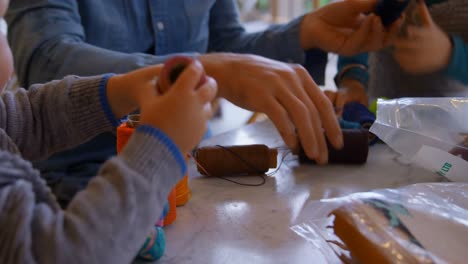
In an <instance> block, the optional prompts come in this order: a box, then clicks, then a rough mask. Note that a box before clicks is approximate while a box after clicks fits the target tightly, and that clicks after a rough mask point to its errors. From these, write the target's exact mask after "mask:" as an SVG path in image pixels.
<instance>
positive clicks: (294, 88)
mask: <svg viewBox="0 0 468 264" xmlns="http://www.w3.org/2000/svg"><path fill="white" fill-rule="evenodd" d="M199 60H200V62H202V64H203V65H204V67H205V70H206V72H207V74H208V75H210V76H212V77H213V78H215V79H216V81H217V82H218V87H219V90H218V96H221V97H224V98H226V99H228V100H229V101H231V102H232V103H234V104H236V105H238V106H240V107H242V108H246V109H248V110H251V111H255V112H262V113H265V114H266V115H268V117H269V118H270V119H271V120H272V122H273V123H274V124H275V126H276V127H277V129H278V131H279V133H280V134H281V136H282V137H283V139H284V141H285V142H286V144H287V145H288V146H289V147H291V148H292V149H296V148H297V146H298V143H299V141H298V140H300V143H301V145H302V147H303V148H304V151H305V153H306V154H307V156H308V157H309V158H311V159H314V160H316V161H317V162H318V163H319V164H324V163H326V162H327V161H328V150H327V145H326V141H325V135H326V136H327V138H328V139H329V141H330V142H331V143H332V145H333V146H334V147H335V148H341V147H342V145H343V138H342V134H341V130H340V128H339V125H338V122H337V118H336V116H335V113H334V111H333V106H332V104H331V102H330V101H329V100H328V98H327V97H326V96H325V94H324V93H323V92H322V91H321V90H320V88H319V87H318V86H317V85H316V84H315V82H314V81H313V80H312V78H311V77H310V75H309V74H308V72H307V71H306V70H305V69H304V68H303V67H302V66H300V65H297V64H287V63H282V62H279V61H274V60H271V59H267V58H264V57H260V56H255V55H240V54H230V53H212V54H205V55H201V56H200V57H199ZM324 130H325V135H324Z"/></svg>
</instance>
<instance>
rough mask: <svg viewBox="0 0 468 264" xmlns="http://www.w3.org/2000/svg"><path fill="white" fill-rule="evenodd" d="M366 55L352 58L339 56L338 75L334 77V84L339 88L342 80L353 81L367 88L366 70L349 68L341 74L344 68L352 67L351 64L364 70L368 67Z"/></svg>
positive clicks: (361, 54)
mask: <svg viewBox="0 0 468 264" xmlns="http://www.w3.org/2000/svg"><path fill="white" fill-rule="evenodd" d="M368 57H369V56H368V54H367V53H360V54H357V55H354V56H349V57H347V56H339V58H338V65H337V66H338V73H337V75H336V76H335V83H336V86H338V87H339V84H340V82H341V80H342V79H353V80H357V81H359V82H361V83H362V84H363V85H364V87H367V81H368V80H369V74H368V72H367V70H364V69H363V68H360V67H350V68H348V69H346V71H345V72H343V73H342V71H343V69H344V68H346V66H349V65H353V64H359V65H362V66H364V67H365V68H367V67H368V63H367V59H368Z"/></svg>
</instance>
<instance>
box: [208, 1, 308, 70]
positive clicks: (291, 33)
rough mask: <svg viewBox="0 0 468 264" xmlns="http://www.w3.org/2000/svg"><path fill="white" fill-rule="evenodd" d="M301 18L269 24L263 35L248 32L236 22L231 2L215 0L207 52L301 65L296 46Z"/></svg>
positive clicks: (237, 15) (299, 49)
mask: <svg viewBox="0 0 468 264" xmlns="http://www.w3.org/2000/svg"><path fill="white" fill-rule="evenodd" d="M301 20H302V18H298V19H296V20H293V21H292V22H291V23H288V24H285V25H272V26H270V27H269V28H268V29H266V30H265V31H262V32H255V33H247V32H246V31H245V29H244V27H243V26H242V25H241V23H240V21H239V10H238V8H237V4H236V2H235V1H234V0H217V1H216V3H215V4H214V5H213V7H212V9H211V11H210V22H209V23H210V41H209V50H210V51H230V52H238V53H254V54H258V55H261V56H265V57H269V58H272V59H276V60H280V61H285V62H294V63H300V64H303V63H304V61H305V53H304V51H303V50H302V49H301V46H300V43H299V24H300V22H301Z"/></svg>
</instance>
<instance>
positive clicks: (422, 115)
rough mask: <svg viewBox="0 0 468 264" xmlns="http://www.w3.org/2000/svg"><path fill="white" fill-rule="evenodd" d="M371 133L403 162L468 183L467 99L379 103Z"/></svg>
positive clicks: (425, 99) (417, 99)
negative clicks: (399, 155)
mask: <svg viewBox="0 0 468 264" xmlns="http://www.w3.org/2000/svg"><path fill="white" fill-rule="evenodd" d="M370 131H371V132H372V133H373V134H375V135H376V136H378V137H379V138H380V139H381V140H382V141H384V142H385V143H386V144H387V145H388V146H389V147H391V148H392V149H393V150H395V151H396V152H398V153H400V154H402V160H404V161H406V162H409V163H413V164H416V165H418V166H421V167H423V168H426V169H429V170H431V171H434V172H436V173H438V174H440V175H442V176H445V177H447V178H448V179H450V180H452V181H465V182H466V181H468V161H467V160H468V98H401V99H394V100H382V99H379V100H378V102H377V120H376V121H375V122H374V124H373V125H372V127H371V128H370Z"/></svg>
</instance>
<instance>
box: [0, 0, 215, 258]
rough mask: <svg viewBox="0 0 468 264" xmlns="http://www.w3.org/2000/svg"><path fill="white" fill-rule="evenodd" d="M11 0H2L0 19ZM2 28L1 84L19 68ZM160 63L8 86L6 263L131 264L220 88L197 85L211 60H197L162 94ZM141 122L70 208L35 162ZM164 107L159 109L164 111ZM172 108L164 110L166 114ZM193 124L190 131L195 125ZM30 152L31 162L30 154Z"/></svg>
mask: <svg viewBox="0 0 468 264" xmlns="http://www.w3.org/2000/svg"><path fill="white" fill-rule="evenodd" d="M7 6H8V0H0V17H1V16H3V15H4V13H5V10H6V8H7ZM11 64H12V58H11V53H10V50H9V48H8V44H7V42H6V38H5V36H3V35H1V36H0V87H4V84H5V83H6V82H7V80H8V78H9V77H10V76H11V73H12V65H11ZM160 69H161V67H160V66H152V67H148V68H143V69H141V70H137V71H134V72H131V73H128V74H123V75H113V76H112V75H104V76H96V77H87V78H80V77H76V76H68V77H66V78H64V79H63V80H61V81H53V82H50V83H46V84H37V85H33V86H32V87H31V88H30V89H29V90H27V91H26V90H24V89H19V90H18V91H17V92H16V93H11V92H4V93H3V94H2V95H1V98H0V225H1V232H0V263H130V262H131V261H132V260H133V258H134V257H135V255H136V254H137V252H138V250H139V248H140V247H141V246H142V244H143V242H144V241H145V238H146V235H147V234H148V233H149V232H150V230H151V229H152V228H153V225H154V222H155V219H158V217H159V216H160V215H161V212H162V210H163V207H164V204H165V201H166V198H167V196H168V194H169V191H170V190H171V189H172V187H173V186H174V184H175V183H177V182H178V181H179V180H180V179H182V177H183V175H184V173H185V170H186V168H185V162H184V157H183V156H182V153H188V152H189V151H190V150H191V149H192V148H193V147H194V146H195V145H196V144H197V143H198V142H199V140H201V138H202V136H203V134H204V133H205V131H206V126H207V119H208V118H209V116H210V115H211V109H210V107H209V102H210V101H211V100H212V99H213V98H214V96H215V94H216V90H217V86H216V82H215V81H214V80H213V79H212V78H208V81H207V82H206V83H205V84H204V85H203V86H201V87H200V88H198V89H197V90H195V87H196V86H197V84H198V82H199V80H200V78H201V75H202V71H203V68H202V66H201V64H199V63H192V64H191V65H190V66H189V67H187V69H186V70H185V71H184V73H183V74H182V75H181V77H180V78H179V79H178V80H177V82H176V83H175V84H174V86H173V87H172V88H171V90H170V91H169V92H167V93H166V94H164V95H157V94H156V90H155V76H156V75H157V74H158V73H159V70H160ZM138 107H139V108H140V109H141V123H142V124H143V125H141V126H139V127H138V128H137V129H136V131H135V133H134V134H133V136H132V138H131V139H130V140H129V142H128V144H127V145H126V147H125V148H124V150H123V151H122V153H121V154H120V155H119V156H117V157H113V158H111V159H110V160H108V161H107V162H106V163H105V164H104V165H103V166H102V168H101V170H100V172H99V174H98V175H97V176H96V177H95V178H94V179H93V180H92V181H91V182H90V183H89V185H88V187H87V188H86V189H85V190H83V191H82V192H80V193H78V194H77V195H76V196H75V198H74V199H73V200H72V202H71V203H70V205H69V206H68V208H67V209H66V210H62V209H61V208H60V207H59V205H58V203H57V201H56V199H55V197H54V196H53V195H52V193H51V192H50V190H49V189H48V188H47V186H46V184H45V182H44V180H42V179H41V176H40V174H39V172H38V171H37V170H35V169H34V168H33V167H32V166H31V163H30V162H29V161H28V160H35V159H38V158H44V157H47V156H49V155H51V154H52V153H54V152H57V151H60V150H63V149H66V148H70V147H73V146H77V145H78V144H80V143H82V142H85V141H86V140H88V139H90V138H92V137H94V136H96V135H97V134H99V133H102V132H105V131H113V130H114V129H115V127H116V126H117V125H118V123H119V119H120V118H122V117H124V116H125V115H126V114H127V113H129V112H131V111H134V110H135V109H137V108H138ZM155 113H158V114H155ZM162 113H164V114H162ZM186 131H190V133H186ZM26 159H27V160H26Z"/></svg>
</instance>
